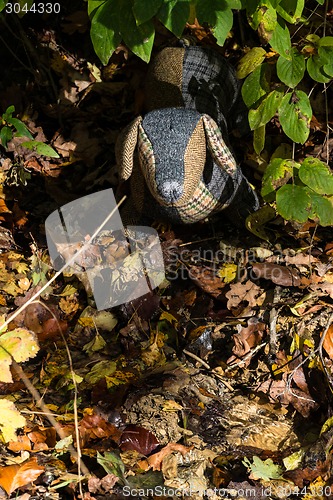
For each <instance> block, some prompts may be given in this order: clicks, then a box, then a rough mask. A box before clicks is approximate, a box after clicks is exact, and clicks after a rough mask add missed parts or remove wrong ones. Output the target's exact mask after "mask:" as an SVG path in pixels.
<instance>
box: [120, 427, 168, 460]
mask: <svg viewBox="0 0 333 500" xmlns="http://www.w3.org/2000/svg"><path fill="white" fill-rule="evenodd" d="M119 446H120V448H121V449H122V451H128V450H136V451H138V452H139V453H141V454H142V455H149V454H150V453H151V452H152V451H154V450H155V448H157V446H159V442H158V441H157V439H156V437H155V436H154V434H153V433H152V432H150V431H148V430H147V429H144V428H143V427H140V426H138V425H134V424H131V425H128V426H127V427H126V428H125V430H124V432H123V433H122V435H121V438H120V442H119Z"/></svg>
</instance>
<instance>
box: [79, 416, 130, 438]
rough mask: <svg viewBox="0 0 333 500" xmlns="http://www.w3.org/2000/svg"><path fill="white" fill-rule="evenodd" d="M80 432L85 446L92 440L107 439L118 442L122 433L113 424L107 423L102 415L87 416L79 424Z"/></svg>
mask: <svg viewBox="0 0 333 500" xmlns="http://www.w3.org/2000/svg"><path fill="white" fill-rule="evenodd" d="M79 432H80V436H81V439H82V442H83V444H86V443H87V442H88V441H90V440H91V439H97V438H98V439H106V438H110V437H111V438H112V439H113V441H116V442H118V441H119V439H120V437H121V434H122V431H120V430H119V429H117V427H116V426H115V425H113V424H110V423H109V422H107V421H106V420H105V419H104V418H102V417H101V416H100V415H97V414H95V413H94V414H93V415H85V416H84V417H83V419H82V420H81V421H80V423H79Z"/></svg>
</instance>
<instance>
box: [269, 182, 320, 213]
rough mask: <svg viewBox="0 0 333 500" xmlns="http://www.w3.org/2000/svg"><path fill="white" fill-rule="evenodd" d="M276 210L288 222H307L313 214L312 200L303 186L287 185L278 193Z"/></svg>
mask: <svg viewBox="0 0 333 500" xmlns="http://www.w3.org/2000/svg"><path fill="white" fill-rule="evenodd" d="M276 209H277V211H278V213H279V214H280V215H281V216H282V217H283V218H284V219H286V220H295V221H296V222H306V221H307V220H308V218H309V215H310V214H311V198H310V196H309V194H308V190H307V188H306V187H303V186H296V185H294V184H285V185H284V186H282V187H281V188H280V189H279V190H278V191H277V193H276Z"/></svg>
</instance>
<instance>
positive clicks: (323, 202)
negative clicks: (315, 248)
mask: <svg viewBox="0 0 333 500" xmlns="http://www.w3.org/2000/svg"><path fill="white" fill-rule="evenodd" d="M308 194H309V196H310V199H311V214H310V218H311V219H315V220H318V221H319V224H320V225H321V226H333V196H330V197H327V196H322V195H320V194H318V193H314V192H313V191H311V190H310V189H309V190H308Z"/></svg>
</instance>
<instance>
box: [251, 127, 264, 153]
mask: <svg viewBox="0 0 333 500" xmlns="http://www.w3.org/2000/svg"><path fill="white" fill-rule="evenodd" d="M265 138H266V127H265V125H262V126H261V127H258V128H256V129H255V131H254V132H253V148H254V150H255V152H256V153H257V155H260V153H261V151H262V150H263V149H264V147H265Z"/></svg>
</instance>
